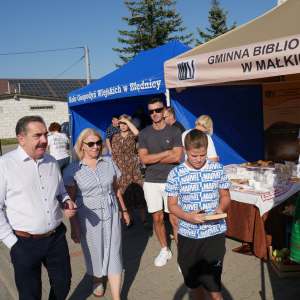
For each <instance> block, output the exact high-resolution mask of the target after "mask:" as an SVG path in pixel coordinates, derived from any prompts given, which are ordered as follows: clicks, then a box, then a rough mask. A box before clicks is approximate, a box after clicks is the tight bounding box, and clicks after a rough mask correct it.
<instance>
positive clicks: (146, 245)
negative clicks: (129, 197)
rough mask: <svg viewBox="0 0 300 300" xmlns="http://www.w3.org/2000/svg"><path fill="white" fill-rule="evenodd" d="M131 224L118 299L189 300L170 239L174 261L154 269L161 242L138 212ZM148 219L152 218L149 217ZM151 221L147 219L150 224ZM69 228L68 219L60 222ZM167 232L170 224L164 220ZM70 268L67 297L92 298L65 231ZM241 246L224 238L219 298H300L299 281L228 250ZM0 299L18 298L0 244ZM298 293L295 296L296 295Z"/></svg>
mask: <svg viewBox="0 0 300 300" xmlns="http://www.w3.org/2000/svg"><path fill="white" fill-rule="evenodd" d="M135 216H136V223H135V225H134V226H133V227H131V228H130V229H129V230H122V232H123V260H124V273H123V284H122V294H121V298H122V300H123V299H124V300H125V299H133V300H144V299H145V300H151V299H155V300H160V299H161V300H171V299H172V300H173V299H174V300H190V299H193V296H192V293H191V291H190V290H189V289H188V288H187V287H186V286H185V285H184V282H183V277H182V275H181V273H180V272H179V271H178V265H177V261H176V258H177V249H176V245H175V242H174V241H169V244H170V248H171V249H172V251H173V257H172V258H171V259H170V260H169V261H168V263H167V265H165V266H164V267H161V268H158V267H155V266H154V259H155V258H156V256H157V255H158V253H159V251H160V244H159V242H158V240H157V237H156V235H155V232H154V231H152V230H151V231H146V230H145V229H144V227H143V224H142V221H141V219H140V218H139V216H138V215H137V214H135ZM149 219H151V217H150V216H149ZM151 222H152V220H151ZM64 223H65V224H66V226H67V227H68V229H69V221H68V220H67V219H64ZM166 227H167V231H168V232H170V230H171V226H170V223H169V222H168V221H167V222H166ZM67 240H68V244H69V250H70V256H71V264H72V272H73V277H72V285H71V291H70V293H69V296H68V299H70V300H83V299H95V297H94V296H93V295H92V292H91V288H92V281H93V280H92V277H91V276H88V275H87V274H86V267H85V262H84V257H83V255H82V251H81V247H80V245H77V244H74V243H73V241H72V240H71V238H70V230H68V232H67ZM240 245H241V243H240V242H238V241H235V240H232V239H226V248H227V252H226V256H225V261H224V268H223V276H222V299H224V300H225V299H226V300H240V299H245V300H246V299H247V300H258V299H275V300H298V299H300V294H299V292H300V278H284V279H280V278H278V276H277V275H276V274H275V272H274V271H273V269H272V268H271V266H270V264H269V263H268V262H263V261H261V260H260V259H258V258H256V257H253V256H245V255H241V254H238V253H235V252H232V249H234V248H236V247H238V246H240ZM0 261H1V263H0V279H1V280H2V282H1V281H0V299H1V300H2V299H3V300H11V299H14V300H15V299H18V292H17V290H16V287H15V283H14V272H13V268H12V264H11V261H10V254H9V250H8V249H7V248H6V247H5V245H3V244H0ZM42 281H43V297H42V299H45V300H46V299H48V294H49V290H50V285H49V280H48V276H47V270H46V269H45V268H42ZM104 283H105V295H104V297H103V298H102V299H107V300H108V299H110V300H111V299H112V296H111V290H110V286H109V283H108V282H107V280H106V279H105V280H104ZM297 293H298V294H297Z"/></svg>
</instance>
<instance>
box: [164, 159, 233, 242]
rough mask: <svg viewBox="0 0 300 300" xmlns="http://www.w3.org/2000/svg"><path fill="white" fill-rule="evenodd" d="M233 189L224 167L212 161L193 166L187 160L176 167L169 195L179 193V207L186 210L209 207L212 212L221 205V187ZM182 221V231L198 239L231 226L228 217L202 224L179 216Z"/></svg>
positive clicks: (208, 209)
mask: <svg viewBox="0 0 300 300" xmlns="http://www.w3.org/2000/svg"><path fill="white" fill-rule="evenodd" d="M229 188H230V183H229V181H228V178H227V175H226V171H225V170H224V168H223V166H222V165H221V164H220V163H216V162H212V161H209V160H208V161H206V164H205V165H204V166H203V167H202V168H201V169H199V170H195V169H191V168H189V167H188V166H187V165H186V163H183V164H181V165H179V166H177V167H175V168H174V169H172V170H171V171H170V173H169V176H168V180H167V183H166V188H165V192H166V194H167V195H168V196H178V206H179V207H180V208H181V209H182V210H183V211H185V212H191V211H194V210H198V209H205V212H206V213H212V212H213V211H214V210H215V209H216V207H217V206H218V205H219V198H220V194H219V189H229ZM178 224H179V226H178V233H179V234H181V235H183V236H186V237H190V238H194V239H203V238H207V237H209V236H213V235H216V234H219V233H224V232H225V231H226V229H227V226H226V222H225V219H222V220H221V221H219V222H216V221H209V222H205V223H201V224H195V223H190V222H188V221H185V220H182V219H179V220H178Z"/></svg>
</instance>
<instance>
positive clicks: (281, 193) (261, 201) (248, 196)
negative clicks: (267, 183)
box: [225, 165, 300, 217]
mask: <svg viewBox="0 0 300 300" xmlns="http://www.w3.org/2000/svg"><path fill="white" fill-rule="evenodd" d="M225 170H226V172H227V173H228V175H229V176H228V177H229V178H230V177H231V178H232V177H233V175H232V174H233V173H232V171H233V170H234V165H230V166H225ZM236 175H237V174H236ZM234 177H235V176H234ZM237 177H239V176H237ZM236 189H237V187H236V186H234V185H233V186H232V187H231V188H230V196H231V199H232V200H235V201H238V202H243V203H248V204H254V205H255V206H256V207H257V208H258V209H259V213H260V216H261V217H262V216H263V214H264V213H266V212H267V211H269V210H271V209H272V208H274V207H276V206H277V205H279V204H280V203H282V202H283V201H285V200H286V199H288V198H289V197H291V196H292V195H293V194H295V193H296V192H297V191H300V182H299V181H293V180H279V182H278V185H277V186H275V187H274V188H269V191H268V192H259V191H257V190H254V189H248V190H245V191H242V192H241V191H237V190H236Z"/></svg>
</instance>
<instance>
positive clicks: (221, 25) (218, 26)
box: [195, 0, 237, 46]
mask: <svg viewBox="0 0 300 300" xmlns="http://www.w3.org/2000/svg"><path fill="white" fill-rule="evenodd" d="M211 4H212V7H211V9H210V11H209V12H208V13H209V15H208V19H209V23H210V28H208V27H205V29H206V30H207V31H208V32H209V33H210V34H206V33H204V32H203V31H202V30H201V29H200V28H199V27H197V31H198V33H199V35H200V37H201V38H202V39H204V41H205V42H208V41H210V40H212V39H214V38H216V37H218V36H220V35H222V34H224V33H226V32H228V31H230V30H232V29H234V28H236V23H237V20H235V21H234V23H233V25H232V26H231V27H230V29H228V27H227V17H226V16H227V14H228V10H227V11H226V12H224V7H220V1H218V0H212V1H211ZM195 40H196V46H199V45H201V44H203V42H201V40H198V39H195Z"/></svg>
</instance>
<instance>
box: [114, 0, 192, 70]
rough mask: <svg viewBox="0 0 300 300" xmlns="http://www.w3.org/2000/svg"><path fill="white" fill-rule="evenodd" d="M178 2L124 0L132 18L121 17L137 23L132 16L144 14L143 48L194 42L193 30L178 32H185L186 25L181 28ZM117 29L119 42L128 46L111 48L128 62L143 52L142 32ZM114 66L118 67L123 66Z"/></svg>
mask: <svg viewBox="0 0 300 300" xmlns="http://www.w3.org/2000/svg"><path fill="white" fill-rule="evenodd" d="M176 3H177V1H171V0H155V1H152V0H139V1H131V2H127V1H124V4H125V5H126V7H127V9H128V10H129V12H130V13H131V17H122V20H123V21H125V22H126V23H127V24H128V25H134V26H135V23H134V21H133V20H132V19H131V18H132V17H134V16H136V15H142V16H143V17H145V19H144V21H143V22H142V24H141V45H142V51H143V50H149V49H152V48H155V47H158V46H161V45H164V44H166V43H169V42H171V41H173V40H179V41H181V42H183V43H184V44H186V45H188V44H190V43H191V42H193V40H194V38H193V37H192V36H193V33H190V34H187V35H177V33H181V32H183V31H185V30H186V29H187V27H181V24H182V22H183V21H182V18H181V17H180V16H179V15H180V13H176V9H174V8H173V6H174V5H175V4H176ZM118 32H119V34H120V37H118V41H119V42H120V43H122V44H124V45H126V46H125V47H123V48H112V49H113V50H114V51H117V52H119V53H120V54H118V56H119V57H120V59H121V60H122V61H123V63H124V64H126V63H127V62H129V61H130V60H131V59H132V58H134V57H135V56H136V55H137V54H138V53H139V52H140V44H139V33H138V31H137V27H135V28H134V30H131V31H127V30H118ZM124 64H123V65H124ZM115 65H116V67H121V66H122V65H119V64H115Z"/></svg>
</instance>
